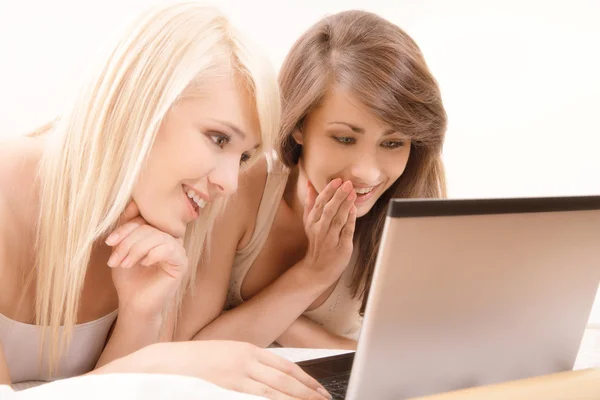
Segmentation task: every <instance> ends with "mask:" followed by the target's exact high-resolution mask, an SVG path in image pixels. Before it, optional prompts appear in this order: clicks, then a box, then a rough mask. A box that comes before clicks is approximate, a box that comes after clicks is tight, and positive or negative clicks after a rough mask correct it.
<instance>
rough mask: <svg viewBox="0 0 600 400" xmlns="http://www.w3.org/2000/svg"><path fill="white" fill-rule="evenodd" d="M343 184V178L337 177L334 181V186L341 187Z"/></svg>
mask: <svg viewBox="0 0 600 400" xmlns="http://www.w3.org/2000/svg"><path fill="white" fill-rule="evenodd" d="M341 184H342V180H341V179H340V178H335V179H334V180H333V182H332V185H333V187H334V188H336V189H337V188H339V187H340V186H341Z"/></svg>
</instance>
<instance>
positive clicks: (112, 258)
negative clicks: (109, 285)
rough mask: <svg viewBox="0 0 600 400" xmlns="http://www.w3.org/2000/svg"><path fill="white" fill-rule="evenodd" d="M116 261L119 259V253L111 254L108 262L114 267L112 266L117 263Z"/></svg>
mask: <svg viewBox="0 0 600 400" xmlns="http://www.w3.org/2000/svg"><path fill="white" fill-rule="evenodd" d="M116 261H117V254H116V253H112V254H111V255H110V258H109V259H108V262H107V264H108V266H109V267H111V268H112V267H114V266H115V265H114V264H115V262H116Z"/></svg>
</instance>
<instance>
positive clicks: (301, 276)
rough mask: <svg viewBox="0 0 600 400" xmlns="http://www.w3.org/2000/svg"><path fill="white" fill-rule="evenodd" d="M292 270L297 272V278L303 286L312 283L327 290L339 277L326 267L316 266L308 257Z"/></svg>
mask: <svg viewBox="0 0 600 400" xmlns="http://www.w3.org/2000/svg"><path fill="white" fill-rule="evenodd" d="M290 271H291V272H292V273H294V274H295V279H296V280H297V281H298V283H299V284H300V285H301V286H305V285H310V286H313V287H315V288H317V289H320V290H321V291H324V290H326V289H327V288H328V287H329V286H331V285H332V284H333V282H335V281H336V279H337V278H338V277H335V276H334V274H332V273H331V271H328V270H327V269H326V268H323V269H320V268H314V267H313V265H312V262H311V261H310V260H308V259H306V258H303V259H302V260H300V261H299V262H298V263H297V264H296V265H295V266H294V268H291V270H290Z"/></svg>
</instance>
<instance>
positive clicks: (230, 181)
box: [208, 157, 240, 196]
mask: <svg viewBox="0 0 600 400" xmlns="http://www.w3.org/2000/svg"><path fill="white" fill-rule="evenodd" d="M239 172H240V162H239V159H236V158H234V157H228V160H224V162H222V163H219V164H218V165H217V166H215V168H213V169H212V171H211V172H210V173H209V174H208V183H209V185H210V186H211V188H212V189H213V190H214V191H216V193H217V194H218V195H220V196H227V195H230V194H233V193H235V191H236V190H237V186H238V177H239Z"/></svg>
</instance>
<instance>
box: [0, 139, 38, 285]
mask: <svg viewBox="0 0 600 400" xmlns="http://www.w3.org/2000/svg"><path fill="white" fill-rule="evenodd" d="M42 148H43V147H42V145H41V141H40V140H39V139H34V138H29V137H21V136H19V137H10V138H2V139H0V221H2V223H1V224H0V275H2V268H3V264H5V261H6V257H7V253H8V251H9V248H7V247H8V246H9V245H10V244H11V243H10V240H16V239H17V238H19V237H20V236H19V235H20V234H22V233H23V232H24V230H25V229H23V228H25V227H24V226H23V224H24V223H26V222H25V221H30V220H31V218H29V217H30V216H31V212H32V211H33V210H32V207H29V206H28V205H31V204H32V203H31V199H32V190H34V189H33V187H34V183H33V182H34V180H35V177H36V174H37V165H38V161H39V158H40V155H41V152H42ZM12 244H15V243H12Z"/></svg>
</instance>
